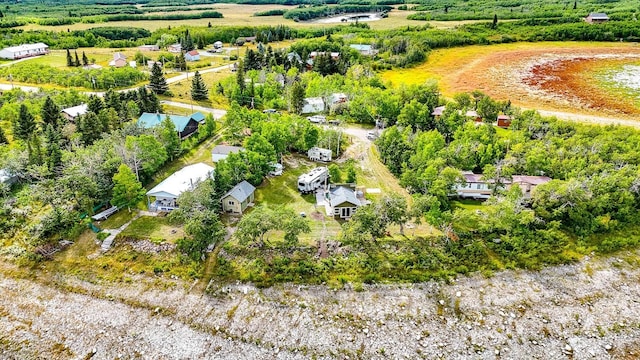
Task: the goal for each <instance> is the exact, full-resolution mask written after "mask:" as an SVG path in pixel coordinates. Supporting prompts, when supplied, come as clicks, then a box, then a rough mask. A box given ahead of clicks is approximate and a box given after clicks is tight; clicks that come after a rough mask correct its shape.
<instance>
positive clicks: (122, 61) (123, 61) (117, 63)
mask: <svg viewBox="0 0 640 360" xmlns="http://www.w3.org/2000/svg"><path fill="white" fill-rule="evenodd" d="M109 66H113V67H116V68H121V67H125V66H127V57H126V56H124V54H122V53H119V52H117V53H115V54H113V60H111V61H109Z"/></svg>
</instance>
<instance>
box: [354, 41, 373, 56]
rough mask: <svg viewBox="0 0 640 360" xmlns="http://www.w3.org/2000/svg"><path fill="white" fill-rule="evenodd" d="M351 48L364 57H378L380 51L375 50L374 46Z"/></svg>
mask: <svg viewBox="0 0 640 360" xmlns="http://www.w3.org/2000/svg"><path fill="white" fill-rule="evenodd" d="M349 47H350V48H352V49H354V50H357V51H358V52H359V53H360V55H363V56H376V54H378V50H375V49H374V48H373V46H371V45H366V44H351V45H349Z"/></svg>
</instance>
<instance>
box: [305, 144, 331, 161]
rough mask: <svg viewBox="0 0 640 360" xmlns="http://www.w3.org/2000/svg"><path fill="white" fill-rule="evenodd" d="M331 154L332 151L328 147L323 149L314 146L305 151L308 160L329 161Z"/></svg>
mask: <svg viewBox="0 0 640 360" xmlns="http://www.w3.org/2000/svg"><path fill="white" fill-rule="evenodd" d="M332 154H333V152H332V151H331V150H329V149H323V148H319V147H315V146H314V147H312V148H311V149H309V151H308V152H307V155H308V156H309V159H310V160H312V161H321V162H328V161H331V155H332Z"/></svg>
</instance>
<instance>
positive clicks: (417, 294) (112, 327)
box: [0, 254, 640, 359]
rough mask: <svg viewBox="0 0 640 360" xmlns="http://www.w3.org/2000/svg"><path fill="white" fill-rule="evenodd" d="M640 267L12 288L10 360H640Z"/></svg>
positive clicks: (5, 344) (616, 262) (599, 264)
mask: <svg viewBox="0 0 640 360" xmlns="http://www.w3.org/2000/svg"><path fill="white" fill-rule="evenodd" d="M636 259H638V254H629V255H625V256H620V257H619V258H611V259H606V260H592V259H591V260H590V259H586V260H585V261H583V262H581V263H578V264H574V265H567V266H560V267H553V268H549V269H545V270H543V271H540V272H524V271H517V272H516V271H505V272H502V273H498V274H496V276H494V277H492V278H489V279H486V278H482V277H479V276H476V277H469V278H466V277H465V278H460V279H459V280H458V281H455V282H453V283H452V284H448V285H447V284H443V283H436V282H433V283H425V284H416V285H402V286H392V285H385V286H371V287H367V286H365V289H364V291H361V292H357V291H353V290H351V289H343V290H337V291H334V290H331V289H327V288H325V287H319V286H314V287H304V286H294V285H286V286H277V287H273V288H269V289H256V288H253V287H251V286H248V285H242V284H238V285H231V286H216V285H215V284H210V286H209V288H210V292H211V294H210V295H202V294H196V293H189V288H190V285H191V284H178V285H177V286H174V287H170V289H168V290H162V291H161V290H157V289H156V288H157V282H156V286H151V285H150V283H147V282H145V280H144V279H140V281H139V282H138V283H134V284H126V285H120V286H118V287H115V286H108V285H96V284H89V283H84V282H79V281H76V280H60V279H58V280H57V281H56V285H50V284H49V285H47V284H43V283H37V282H33V281H30V280H24V279H13V278H7V277H0V358H2V359H14V358H15V359H27V358H37V357H44V358H56V359H66V358H69V359H75V358H80V359H82V358H89V357H90V356H92V357H91V358H92V359H114V358H125V359H128V358H142V359H232V358H246V359H306V358H311V357H315V358H320V359H322V358H326V359H329V358H347V357H348V358H366V359H374V358H379V359H383V358H393V359H401V358H407V359H415V358H425V359H434V358H446V359H467V358H479V359H496V358H500V359H524V358H526V359H531V358H538V359H562V358H571V357H572V358H575V359H590V358H592V359H608V358H629V359H633V358H638V357H640V284H639V280H640V269H638V264H639V263H638V261H637V260H636ZM0 276H1V275H0ZM64 289H72V290H73V291H67V290H64ZM52 356H53V357H52Z"/></svg>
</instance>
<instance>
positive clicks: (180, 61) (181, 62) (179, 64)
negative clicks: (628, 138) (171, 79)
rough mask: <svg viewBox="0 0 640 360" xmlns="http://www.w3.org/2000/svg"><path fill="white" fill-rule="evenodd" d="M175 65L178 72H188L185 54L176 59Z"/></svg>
mask: <svg viewBox="0 0 640 360" xmlns="http://www.w3.org/2000/svg"><path fill="white" fill-rule="evenodd" d="M173 64H174V66H175V68H176V69H178V71H184V70H187V60H186V59H185V58H184V52H182V53H180V55H177V56H176V57H175V60H174V61H173Z"/></svg>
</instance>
